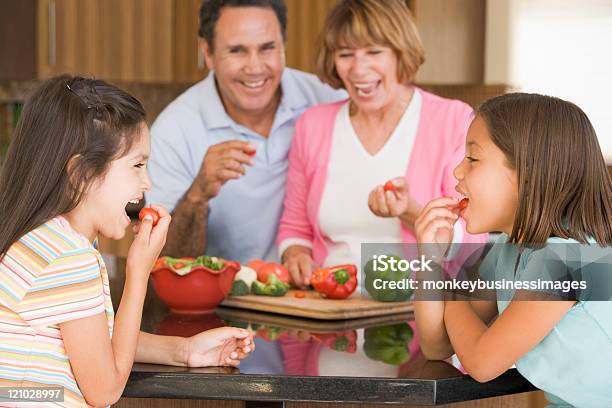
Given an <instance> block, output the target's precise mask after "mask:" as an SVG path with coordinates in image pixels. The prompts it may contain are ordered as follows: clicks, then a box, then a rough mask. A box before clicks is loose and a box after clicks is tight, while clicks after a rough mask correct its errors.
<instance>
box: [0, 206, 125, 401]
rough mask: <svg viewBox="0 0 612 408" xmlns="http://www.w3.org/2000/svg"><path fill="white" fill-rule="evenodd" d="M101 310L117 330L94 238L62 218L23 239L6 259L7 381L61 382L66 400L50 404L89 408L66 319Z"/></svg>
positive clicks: (2, 337)
mask: <svg viewBox="0 0 612 408" xmlns="http://www.w3.org/2000/svg"><path fill="white" fill-rule="evenodd" d="M97 313H105V314H106V318H107V321H108V331H109V336H112V332H113V319H114V312H113V305H112V302H111V297H110V290H109V285H108V275H107V272H106V267H105V266H104V262H103V260H102V257H101V255H100V253H99V252H98V251H97V250H96V249H95V248H94V247H93V246H92V244H91V242H89V241H88V240H87V239H86V238H85V237H84V236H82V235H80V234H79V233H78V232H76V231H74V230H73V229H72V228H71V227H70V224H69V223H68V221H67V220H66V219H65V218H63V217H61V216H60V217H56V218H54V219H52V220H50V221H48V222H46V223H45V224H43V225H41V226H40V227H38V228H36V229H34V230H33V231H31V232H29V233H27V234H26V235H24V236H23V237H21V238H20V239H19V240H18V241H17V242H15V243H14V244H13V245H12V246H11V247H10V248H9V250H8V252H7V253H6V255H5V256H4V258H3V259H2V262H0V387H51V386H53V387H58V386H60V387H64V402H63V403H49V404H48V405H49V406H67V407H75V406H86V405H87V404H86V402H85V399H84V398H83V395H82V394H81V391H80V390H79V387H78V386H77V383H76V380H75V378H74V374H73V372H72V369H71V366H70V361H69V360H68V355H67V353H66V349H65V347H64V342H63V340H62V335H61V332H60V329H59V323H62V322H66V321H70V320H75V319H80V318H83V317H87V316H92V315H95V314H97ZM92 352H94V351H92ZM23 405H24V406H32V405H31V403H28V404H23ZM42 405H44V404H41V403H36V406H42ZM0 406H9V405H8V403H3V402H0ZM10 406H13V407H14V406H19V404H17V405H15V404H12V403H11V405H10Z"/></svg>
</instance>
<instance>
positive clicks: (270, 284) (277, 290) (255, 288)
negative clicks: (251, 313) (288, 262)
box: [251, 274, 289, 296]
mask: <svg viewBox="0 0 612 408" xmlns="http://www.w3.org/2000/svg"><path fill="white" fill-rule="evenodd" d="M288 290H289V285H287V284H286V283H284V282H282V281H281V280H280V279H279V278H278V277H277V276H276V275H274V274H271V275H270V276H269V277H268V281H267V283H262V282H260V281H257V280H256V281H254V282H253V284H252V285H251V291H252V292H253V294H255V295H261V296H284V295H285V294H286V293H287V291H288Z"/></svg>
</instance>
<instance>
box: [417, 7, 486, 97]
mask: <svg viewBox="0 0 612 408" xmlns="http://www.w3.org/2000/svg"><path fill="white" fill-rule="evenodd" d="M485 6H486V0H413V10H414V12H415V14H416V21H417V26H418V28H419V33H420V34H421V39H422V41H423V46H424V47H425V63H424V64H423V66H422V67H421V69H420V70H419V73H418V75H417V82H419V83H426V84H430V85H474V84H482V82H483V79H484V46H485V25H486V24H485V23H486V18H485Z"/></svg>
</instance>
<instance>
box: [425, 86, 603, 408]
mask: <svg viewBox="0 0 612 408" xmlns="http://www.w3.org/2000/svg"><path fill="white" fill-rule="evenodd" d="M454 174H455V177H456V178H457V180H458V184H457V187H456V189H457V191H459V192H460V193H461V194H462V195H464V196H465V197H466V198H467V199H468V200H469V201H468V205H467V207H466V208H463V209H461V210H459V208H461V207H462V206H461V207H459V206H458V205H457V204H458V203H457V200H455V199H453V198H448V197H442V198H439V199H436V200H433V201H431V202H430V203H429V204H428V205H427V206H426V207H425V208H424V210H423V212H422V213H421V215H420V217H419V218H418V219H417V221H416V224H415V226H416V236H417V241H418V242H419V244H424V243H435V244H437V245H438V246H441V247H442V248H448V245H449V244H450V242H451V239H452V231H453V225H454V223H455V222H456V221H457V219H458V217H463V218H464V219H465V221H466V225H467V231H468V232H469V233H472V234H478V233H483V232H493V231H498V232H502V234H501V236H500V238H499V240H498V242H497V243H496V245H494V246H493V249H492V250H491V251H489V253H488V254H487V255H486V257H485V259H484V260H483V261H482V263H481V265H480V272H481V274H492V275H489V276H492V277H494V279H495V280H501V279H506V280H510V281H515V282H516V281H518V280H525V279H526V278H527V279H535V278H537V277H538V275H542V276H544V275H545V274H549V273H551V272H552V273H553V274H554V273H558V272H562V273H564V272H566V271H569V272H572V271H576V270H579V271H581V273H584V279H587V281H589V279H588V276H587V275H589V274H592V275H593V276H596V273H595V272H597V271H595V269H593V268H590V269H589V268H584V269H583V267H584V265H585V260H588V258H589V257H591V258H593V260H597V259H598V260H602V259H606V257H608V258H609V255H610V253H612V251H611V250H610V249H611V248H612V247H611V245H612V180H611V179H610V176H609V174H608V171H607V168H606V165H605V162H604V159H603V156H602V154H601V150H600V147H599V144H598V142H597V137H596V134H595V131H594V130H593V127H592V125H591V123H590V121H589V119H588V118H587V116H586V115H585V114H584V112H583V111H582V110H581V109H580V108H578V107H577V106H576V105H574V104H572V103H569V102H566V101H563V100H560V99H558V98H553V97H548V96H542V95H536V94H522V93H517V94H507V95H502V96H498V97H495V98H492V99H489V100H488V101H486V102H485V103H484V104H483V105H482V106H481V107H480V108H479V110H478V113H477V115H476V117H475V118H474V120H473V122H472V124H471V126H470V129H469V131H468V135H467V141H466V156H465V158H464V160H463V161H462V162H461V163H460V164H459V165H458V166H457V167H456V168H455V171H454ZM569 244H571V248H572V249H571V250H569V251H564V250H559V248H561V247H560V246H559V245H569ZM421 247H422V248H423V246H421ZM593 250H596V251H598V252H597V255H596V256H595V257H594V256H593ZM570 253H571V254H570ZM570 258H571V259H570ZM576 259H578V260H580V259H582V261H580V262H578V263H576V262H574V261H575V260H576ZM550 261H554V262H550ZM543 262H544V263H543ZM592 264H593V265H596V264H597V262H593V263H592ZM543 265H544V266H546V265H548V267H549V269H551V270H550V271H546V268H545V267H544V268H543ZM550 265H554V266H553V267H552V268H551V267H550ZM602 265H603V267H602ZM599 266H600V267H599V271H598V273H599V275H597V279H600V280H599V281H593V280H592V279H593V276H591V280H590V281H589V285H590V286H589V288H593V287H595V289H597V285H599V283H600V282H601V283H605V280H601V276H602V273H601V272H602V271H603V272H604V273H603V274H604V275H605V273H606V264H601V263H599ZM590 270H592V271H591V272H589V271H590ZM610 274H611V276H612V268H610ZM604 278H605V276H604ZM600 286H601V285H600ZM590 290H591V289H590ZM533 294H534V292H530V291H527V290H516V291H513V292H511V293H508V292H507V291H501V290H500V291H497V293H496V296H497V301H495V300H469V301H417V302H415V315H416V323H417V333H418V334H419V336H420V338H421V348H422V350H423V353H424V354H425V356H427V357H428V358H429V359H436V360H438V359H446V358H448V357H450V356H451V355H453V354H457V357H458V358H459V361H460V362H461V364H462V365H463V367H464V369H465V370H466V371H467V373H468V374H470V375H471V376H472V377H473V378H474V379H476V380H477V381H480V382H486V381H489V380H492V379H494V378H496V377H498V376H499V375H501V374H502V373H504V372H505V371H506V370H508V369H509V368H510V367H512V366H513V365H516V368H517V370H518V371H519V372H520V373H521V374H522V375H523V376H524V377H525V378H527V379H528V380H529V381H530V382H531V383H533V384H534V385H535V386H536V387H538V388H540V389H542V390H543V391H544V392H545V393H546V396H547V398H548V400H549V402H550V403H551V406H578V407H610V406H612V340H611V339H612V303H611V302H610V301H595V300H594V299H598V300H600V299H601V298H602V296H601V294H599V295H598V296H597V297H594V295H593V293H591V292H589V291H588V290H587V291H583V292H582V294H581V296H580V297H578V300H570V299H567V298H566V299H561V300H550V299H551V298H549V297H547V298H540V299H538V300H534V298H533V296H532V295H533Z"/></svg>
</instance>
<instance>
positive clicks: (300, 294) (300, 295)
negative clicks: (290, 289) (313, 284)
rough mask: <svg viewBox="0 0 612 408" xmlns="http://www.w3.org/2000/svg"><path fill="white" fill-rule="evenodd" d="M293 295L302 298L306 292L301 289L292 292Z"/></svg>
mask: <svg viewBox="0 0 612 408" xmlns="http://www.w3.org/2000/svg"><path fill="white" fill-rule="evenodd" d="M293 296H295V297H296V298H298V299H304V298H305V297H306V293H304V292H302V291H301V290H299V291H297V292H295V293H294V294H293Z"/></svg>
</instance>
